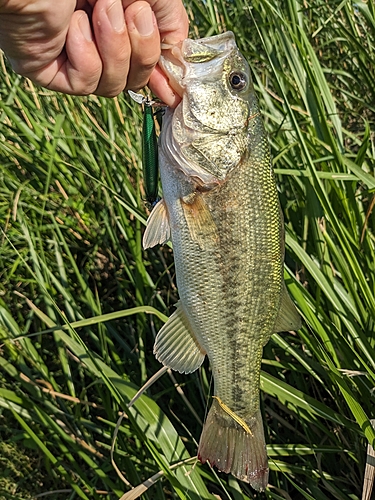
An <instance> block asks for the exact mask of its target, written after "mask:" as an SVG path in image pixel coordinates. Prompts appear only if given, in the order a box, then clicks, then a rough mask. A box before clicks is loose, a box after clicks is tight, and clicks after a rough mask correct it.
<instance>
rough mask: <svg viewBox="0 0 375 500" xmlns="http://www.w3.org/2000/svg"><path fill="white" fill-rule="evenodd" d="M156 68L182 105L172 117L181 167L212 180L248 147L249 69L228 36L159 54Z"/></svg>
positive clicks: (252, 100)
mask: <svg viewBox="0 0 375 500" xmlns="http://www.w3.org/2000/svg"><path fill="white" fill-rule="evenodd" d="M160 65H161V67H162V69H163V71H164V73H165V74H166V75H167V76H168V78H169V82H170V85H171V86H172V88H173V89H174V90H175V91H176V92H177V93H178V94H179V95H180V96H181V98H182V102H181V103H180V104H179V106H178V107H177V108H176V110H175V111H174V117H173V122H174V123H173V126H172V128H173V130H172V134H173V139H174V141H175V142H176V143H178V144H179V145H180V149H181V152H182V154H183V155H184V157H185V159H186V160H187V161H190V163H191V162H193V163H195V164H197V165H200V166H202V165H203V164H204V168H205V169H206V170H207V171H209V172H210V173H211V174H212V175H214V176H215V177H216V178H217V179H219V180H220V179H224V178H225V176H226V175H227V173H228V172H229V171H230V170H231V169H232V168H233V167H234V166H235V165H237V164H238V163H239V161H240V160H241V159H242V158H243V156H244V154H246V151H247V150H248V147H249V141H251V135H252V133H253V131H254V123H251V122H252V118H253V117H257V116H258V114H259V112H258V103H257V99H256V96H255V92H254V87H253V83H252V80H251V74H250V68H249V65H248V63H247V61H246V59H245V58H244V57H243V56H242V54H241V53H240V51H239V50H238V48H237V45H236V42H235V38H234V35H233V33H232V32H230V31H228V32H226V33H223V34H221V35H217V36H212V37H208V38H202V39H199V40H191V39H186V40H184V41H183V42H181V43H179V44H177V45H174V46H172V47H170V48H168V49H167V50H163V51H162V57H161V61H160Z"/></svg>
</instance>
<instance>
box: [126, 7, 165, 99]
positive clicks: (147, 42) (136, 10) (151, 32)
mask: <svg viewBox="0 0 375 500" xmlns="http://www.w3.org/2000/svg"><path fill="white" fill-rule="evenodd" d="M125 19H126V24H127V27H128V33H129V39H130V44H131V61H130V71H129V75H128V81H127V85H126V88H128V89H132V90H138V89H140V88H142V87H144V86H145V85H147V82H148V81H149V79H150V75H151V73H152V71H153V69H154V67H155V65H156V63H157V62H158V60H159V57H160V36H159V31H158V28H157V24H156V19H155V16H154V14H153V12H152V10H151V7H150V5H149V4H148V3H147V2H144V1H138V2H136V3H134V4H132V5H130V6H129V7H128V8H127V9H126V11H125Z"/></svg>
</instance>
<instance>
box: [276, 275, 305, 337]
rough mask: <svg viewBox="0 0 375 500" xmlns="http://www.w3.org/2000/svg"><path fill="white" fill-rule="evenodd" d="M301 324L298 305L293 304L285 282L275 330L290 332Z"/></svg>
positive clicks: (297, 328)
mask: <svg viewBox="0 0 375 500" xmlns="http://www.w3.org/2000/svg"><path fill="white" fill-rule="evenodd" d="M301 326H302V322H301V316H300V315H299V313H298V311H297V309H296V306H295V305H294V304H293V302H292V299H291V298H290V296H289V293H288V290H287V289H286V286H285V283H284V284H283V290H282V294H281V302H280V309H279V314H278V316H277V318H276V321H275V326H274V328H273V331H274V332H275V333H277V332H289V331H291V330H299V329H300V328H301Z"/></svg>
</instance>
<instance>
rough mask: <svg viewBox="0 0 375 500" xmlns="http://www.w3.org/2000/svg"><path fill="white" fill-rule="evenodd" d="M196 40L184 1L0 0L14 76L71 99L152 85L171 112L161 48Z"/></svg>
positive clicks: (172, 98)
mask: <svg viewBox="0 0 375 500" xmlns="http://www.w3.org/2000/svg"><path fill="white" fill-rule="evenodd" d="M187 34H188V18H187V14H186V11H185V9H184V7H183V5H182V1H181V0H78V1H76V0H60V1H57V0H0V47H1V48H2V49H3V50H4V52H5V54H6V56H7V57H8V59H9V61H10V63H11V64H12V67H13V69H14V71H16V72H17V73H19V74H21V75H23V76H26V77H28V78H30V79H31V80H32V81H34V82H35V83H37V84H39V85H42V86H43V87H46V88H48V89H51V90H56V91H58V92H64V93H66V94H75V95H88V94H97V95H101V96H106V97H113V96H115V95H118V94H119V93H120V92H122V91H123V90H124V89H132V90H134V91H137V90H139V89H140V88H142V87H144V86H145V85H146V84H148V85H149V87H150V88H151V90H152V91H153V92H154V93H155V94H156V95H157V96H158V97H159V98H160V99H161V100H162V101H164V102H165V103H166V104H168V105H169V106H172V107H174V106H176V105H177V104H178V102H179V101H180V97H179V96H178V95H176V94H175V92H174V91H173V90H172V89H171V87H170V86H169V84H168V81H167V79H166V77H165V76H164V74H163V73H162V71H161V70H160V68H159V67H158V66H156V64H157V61H158V59H159V56H160V42H161V41H163V42H165V43H172V44H173V43H177V42H180V41H181V40H183V39H185V38H186V37H187Z"/></svg>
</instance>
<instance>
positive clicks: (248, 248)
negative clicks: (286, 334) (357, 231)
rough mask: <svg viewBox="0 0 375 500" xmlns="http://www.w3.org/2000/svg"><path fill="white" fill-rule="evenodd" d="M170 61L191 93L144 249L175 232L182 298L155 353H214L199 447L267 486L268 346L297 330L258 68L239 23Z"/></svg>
mask: <svg viewBox="0 0 375 500" xmlns="http://www.w3.org/2000/svg"><path fill="white" fill-rule="evenodd" d="M161 66H162V68H163V70H164V72H165V73H166V74H167V75H168V77H169V79H170V83H171V85H172V87H173V88H174V89H175V90H176V91H177V92H178V93H179V94H180V95H181V96H182V102H181V103H180V104H179V105H178V107H177V108H176V109H175V110H171V109H170V110H167V112H166V114H165V116H164V121H163V130H162V134H161V136H160V139H159V165H160V174H161V181H162V187H163V197H164V198H163V200H162V201H161V202H159V203H158V204H157V205H156V207H155V208H154V210H153V212H152V213H151V215H150V217H149V221H148V226H147V229H146V232H145V235H144V247H145V248H147V247H152V246H154V245H156V244H161V243H164V242H165V241H166V240H168V239H171V240H172V243H173V251H174V259H175V265H176V276H177V285H178V291H179V295H180V301H179V302H178V304H177V309H176V310H175V312H174V313H173V314H172V315H171V317H170V318H169V320H168V322H167V323H166V324H165V325H164V326H163V327H162V328H161V330H160V331H159V333H158V335H157V337H156V341H155V346H154V353H155V355H156V357H157V359H158V360H159V361H161V362H162V363H163V364H164V365H166V366H168V367H170V368H172V369H173V370H177V371H179V372H181V373H191V372H193V371H194V370H196V369H197V368H198V367H199V366H200V365H201V364H202V362H203V360H204V357H205V355H207V356H208V358H209V360H210V364H211V368H212V373H213V378H214V396H213V400H212V405H211V408H210V410H209V413H208V416H207V419H206V422H205V424H204V427H203V431H202V435H201V438H200V442H199V449H198V456H199V458H200V460H201V461H202V462H203V463H204V462H206V461H209V462H210V464H211V465H215V466H216V467H217V468H218V469H219V470H221V471H224V472H227V473H232V474H233V475H234V476H236V477H237V478H239V479H241V480H242V481H246V482H248V483H250V484H251V485H252V486H253V487H254V488H255V489H256V490H260V491H261V490H263V489H264V488H265V487H266V486H267V483H268V462H267V453H266V446H265V439H264V431H263V423H262V417H261V412H260V403H259V379H260V368H261V360H262V351H263V346H264V345H265V344H266V343H267V341H268V339H269V338H270V335H271V334H272V333H273V332H278V331H286V330H291V329H298V328H299V327H300V317H299V315H298V313H297V311H296V309H295V307H294V305H293V303H292V301H291V299H290V298H289V296H288V293H287V291H286V288H285V284H284V280H283V262H284V233H283V219H282V214H281V210H280V205H279V200H278V196H277V191H276V184H275V180H274V176H273V171H272V167H271V162H270V153H269V146H268V141H267V137H266V133H265V131H264V128H263V123H262V119H261V116H260V113H259V108H258V102H257V98H256V95H255V92H254V88H253V85H252V81H251V76H250V70H249V66H248V64H247V62H246V60H245V59H244V57H243V56H242V55H241V53H240V52H239V50H238V48H237V46H236V43H235V39H234V35H233V33H231V32H227V33H224V34H222V35H218V36H213V37H209V38H203V39H200V40H195V41H194V40H190V39H187V40H185V41H184V42H182V43H181V44H179V45H176V46H173V47H172V48H171V49H170V50H169V51H164V53H163V56H162V59H161Z"/></svg>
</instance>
